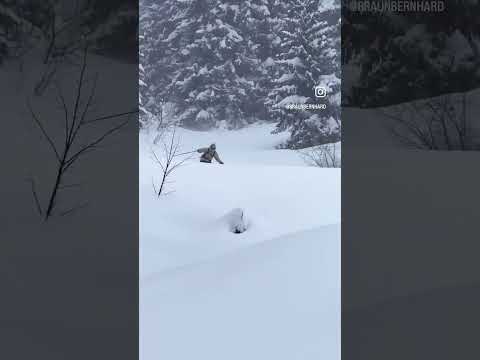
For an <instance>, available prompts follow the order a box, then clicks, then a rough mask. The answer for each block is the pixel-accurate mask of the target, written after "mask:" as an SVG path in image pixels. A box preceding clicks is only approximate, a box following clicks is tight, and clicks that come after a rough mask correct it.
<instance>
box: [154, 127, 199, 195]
mask: <svg viewBox="0 0 480 360" xmlns="http://www.w3.org/2000/svg"><path fill="white" fill-rule="evenodd" d="M159 142H160V146H161V151H162V156H157V153H156V152H155V151H154V150H152V158H153V160H154V161H155V163H156V164H158V165H159V166H160V169H161V170H162V172H161V180H160V185H159V186H158V188H157V186H156V185H155V182H154V181H153V180H152V184H153V190H154V192H155V194H156V195H157V197H160V196H161V195H168V194H170V193H172V192H173V190H169V191H166V187H167V185H168V184H171V183H172V180H171V175H172V173H173V172H174V171H175V170H177V169H178V168H179V167H180V166H182V165H184V164H185V162H186V161H188V160H189V159H190V158H191V156H187V157H183V158H180V156H183V155H186V154H189V153H180V139H179V137H178V136H177V128H176V126H173V127H172V130H171V131H170V133H169V134H168V136H166V135H165V134H164V136H162V137H161V138H159Z"/></svg>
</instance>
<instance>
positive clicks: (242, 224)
mask: <svg viewBox="0 0 480 360" xmlns="http://www.w3.org/2000/svg"><path fill="white" fill-rule="evenodd" d="M221 222H222V223H225V224H226V225H227V226H228V230H229V231H230V232H232V233H234V234H241V233H243V232H245V231H246V230H247V229H248V219H247V217H246V215H245V211H244V210H243V209H240V208H235V209H233V210H231V211H229V212H228V213H227V214H225V215H224V216H223V217H222V218H221Z"/></svg>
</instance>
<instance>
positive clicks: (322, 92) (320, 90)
mask: <svg viewBox="0 0 480 360" xmlns="http://www.w3.org/2000/svg"><path fill="white" fill-rule="evenodd" d="M315 96H316V97H318V98H324V97H325V96H327V89H325V88H324V87H323V86H315Z"/></svg>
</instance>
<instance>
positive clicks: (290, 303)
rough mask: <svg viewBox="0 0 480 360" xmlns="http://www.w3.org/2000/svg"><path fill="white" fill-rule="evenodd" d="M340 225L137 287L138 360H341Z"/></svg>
mask: <svg viewBox="0 0 480 360" xmlns="http://www.w3.org/2000/svg"><path fill="white" fill-rule="evenodd" d="M339 259H340V226H339V225H331V226H323V227H319V228H316V229H313V230H308V231H301V232H297V233H293V234H289V235H285V236H282V237H279V238H276V239H273V240H269V241H265V242H263V243H260V244H254V245H250V246H248V247H245V248H243V249H239V250H236V251H234V252H231V253H229V254H226V255H223V256H221V257H218V258H214V259H210V260H208V261H205V262H202V263H198V264H191V265H189V266H184V267H181V268H177V269H174V270H167V271H164V272H160V273H158V274H156V275H155V276H153V277H151V279H150V281H149V282H148V283H143V285H142V287H141V291H140V294H141V297H140V301H141V306H140V327H141V334H140V341H141V344H140V349H141V352H140V358H141V359H142V360H154V359H169V360H187V359H210V360H217V359H218V360H220V359H229V360H245V359H254V360H255V359H259V360H260V359H275V360H291V359H296V360H316V359H332V360H335V359H339V356H340V355H339V351H340V306H339V304H340V260H339Z"/></svg>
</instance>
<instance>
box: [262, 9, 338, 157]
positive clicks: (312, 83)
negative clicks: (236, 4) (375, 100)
mask: <svg viewBox="0 0 480 360" xmlns="http://www.w3.org/2000/svg"><path fill="white" fill-rule="evenodd" d="M279 36H280V39H281V43H280V44H279V46H278V53H277V56H276V58H275V71H276V73H275V77H274V80H273V87H272V90H271V91H270V93H269V94H268V100H267V101H266V104H267V105H268V106H269V107H270V112H271V116H272V118H276V119H278V125H277V130H276V131H285V130H289V131H290V132H291V138H290V139H289V140H288V141H287V143H286V144H284V146H286V147H289V148H304V147H308V146H313V145H318V144H322V143H328V142H335V141H338V140H339V139H340V131H341V126H340V73H339V72H340V69H339V61H340V47H339V39H340V33H339V7H338V4H332V3H331V2H330V1H325V2H324V1H318V0H293V1H291V2H290V3H289V6H288V9H287V14H286V16H285V17H284V19H283V21H282V24H281V28H280V35H279ZM317 86H322V87H324V88H325V89H326V90H327V94H328V95H327V97H326V98H323V99H322V101H319V99H317V98H316V97H315V88H316V87H317ZM320 103H324V104H325V105H326V108H325V109H312V110H298V109H297V110H292V109H289V108H287V105H292V104H295V105H305V104H320Z"/></svg>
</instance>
